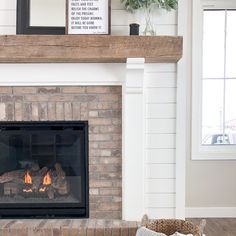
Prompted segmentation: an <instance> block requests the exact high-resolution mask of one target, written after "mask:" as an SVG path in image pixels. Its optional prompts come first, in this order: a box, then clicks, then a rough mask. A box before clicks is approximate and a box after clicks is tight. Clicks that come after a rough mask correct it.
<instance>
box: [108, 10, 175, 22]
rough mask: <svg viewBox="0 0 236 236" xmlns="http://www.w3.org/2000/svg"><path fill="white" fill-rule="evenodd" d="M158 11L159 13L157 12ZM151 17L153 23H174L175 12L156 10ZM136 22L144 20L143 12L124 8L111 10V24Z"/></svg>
mask: <svg viewBox="0 0 236 236" xmlns="http://www.w3.org/2000/svg"><path fill="white" fill-rule="evenodd" d="M158 13H159V14H158ZM158 13H157V14H155V17H154V18H153V24H156V25H158V24H161V25H175V24H176V12H175V11H171V12H167V13H166V14H164V12H163V11H158ZM134 22H137V23H139V24H141V23H142V22H145V16H144V14H142V13H140V12H138V13H134V14H132V13H130V12H127V11H126V10H123V9H122V10H112V14H111V25H127V24H128V25H129V24H131V23H134Z"/></svg>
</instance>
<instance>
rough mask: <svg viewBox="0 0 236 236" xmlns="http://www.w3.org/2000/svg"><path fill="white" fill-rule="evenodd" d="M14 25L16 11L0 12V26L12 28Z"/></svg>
mask: <svg viewBox="0 0 236 236" xmlns="http://www.w3.org/2000/svg"><path fill="white" fill-rule="evenodd" d="M1 1H2V0H1ZM14 25H16V11H15V10H0V26H14Z"/></svg>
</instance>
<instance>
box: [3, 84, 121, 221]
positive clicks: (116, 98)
mask: <svg viewBox="0 0 236 236" xmlns="http://www.w3.org/2000/svg"><path fill="white" fill-rule="evenodd" d="M0 120H1V121H78V120H81V121H88V123H89V206H90V218H103V219H108V218H112V219H121V217H122V89H121V86H73V87H71V86H54V87H50V86H49V87H39V86H31V87H29V86H26V87H22V86H20V87H14V86H7V87H0Z"/></svg>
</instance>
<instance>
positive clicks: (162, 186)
mask: <svg viewBox="0 0 236 236" xmlns="http://www.w3.org/2000/svg"><path fill="white" fill-rule="evenodd" d="M145 193H146V194H147V195H148V194H149V195H151V194H157V193H172V194H174V193H175V179H146V184H145Z"/></svg>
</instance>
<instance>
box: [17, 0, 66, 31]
mask: <svg viewBox="0 0 236 236" xmlns="http://www.w3.org/2000/svg"><path fill="white" fill-rule="evenodd" d="M16 33H17V34H52V35H60V34H61V35H63V34H65V27H56V26H55V27H47V26H30V0H17V22H16Z"/></svg>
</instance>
